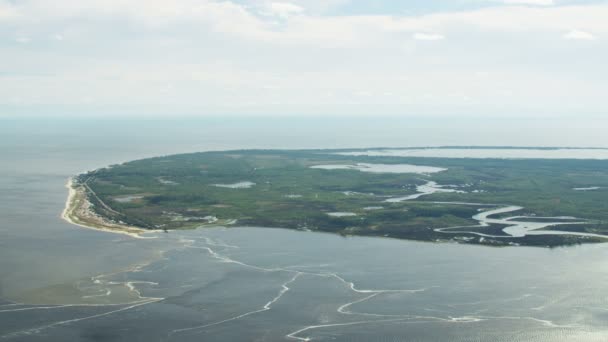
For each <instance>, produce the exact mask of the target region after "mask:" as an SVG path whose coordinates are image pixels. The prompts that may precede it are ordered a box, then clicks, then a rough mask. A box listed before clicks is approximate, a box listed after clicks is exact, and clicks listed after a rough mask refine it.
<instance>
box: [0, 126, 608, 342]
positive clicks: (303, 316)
mask: <svg viewBox="0 0 608 342" xmlns="http://www.w3.org/2000/svg"><path fill="white" fill-rule="evenodd" d="M4 123H5V124H3V125H2V127H0V137H1V138H0V157H1V158H2V162H1V163H0V218H1V220H0V237H1V239H0V340H7V341H38V340H40V341H151V340H152V341H201V340H204V341H252V340H257V341H283V340H291V341H298V340H306V339H312V340H332V341H351V340H354V341H357V340H361V341H370V340H373V341H377V340H387V341H393V340H394V341H539V342H540V341H556V340H568V341H606V340H608V328H607V327H608V296H606V294H605V289H606V287H607V286H608V245H585V246H579V247H569V248H556V249H541V248H524V247H517V248H488V247H479V246H464V245H456V244H433V243H420V242H410V241H400V240H392V239H382V238H362V237H356V238H344V237H340V236H335V235H331V234H322V233H311V232H298V231H289V230H281V229H267V228H230V229H222V228H217V229H204V230H196V231H187V232H170V233H168V234H165V233H153V234H147V236H146V237H147V238H146V239H133V238H130V237H127V236H122V235H117V234H108V233H102V232H97V231H94V230H88V229H82V228H78V227H75V226H72V225H70V224H68V223H66V222H63V221H62V220H61V219H60V218H59V215H60V213H61V210H62V209H63V206H64V204H65V199H66V195H67V191H66V189H65V182H66V180H67V178H68V177H69V176H70V175H72V174H75V173H79V172H82V171H84V170H88V169H93V168H97V167H101V166H105V165H108V164H113V163H118V162H122V161H126V160H131V159H136V158H143V157H147V156H154V155H163V154H170V153H178V152H190V151H202V150H217V149H232V148H254V147H263V148H309V147H319V148H320V147H369V146H412V145H425V146H426V145H432V144H433V142H430V141H428V140H424V139H422V138H420V137H418V138H415V137H409V138H408V137H405V136H404V135H403V134H402V132H403V131H406V130H407V127H406V126H403V127H395V128H393V129H394V131H390V132H388V133H387V132H384V131H376V130H374V129H373V128H374V127H375V126H373V125H372V126H371V127H372V129H371V130H370V125H359V126H356V127H355V126H353V127H352V129H349V130H348V133H344V132H343V133H340V134H338V136H336V134H331V132H332V130H331V129H329V128H324V129H320V130H318V129H316V128H315V125H310V127H304V128H301V125H298V127H299V128H301V129H299V130H289V129H288V128H289V126H288V125H285V126H281V125H279V128H277V127H274V128H273V129H270V128H264V127H268V125H269V123H268V122H266V123H264V122H251V123H247V124H241V125H235V124H227V123H219V122H215V121H208V122H197V123H196V124H191V123H188V124H185V123H174V124H172V125H167V124H159V123H154V122H152V123H141V122H139V123H138V122H128V121H124V122H121V123H116V122H109V121H100V122H90V121H77V122H61V123H57V122H46V123H45V122H27V121H13V122H4ZM292 128H293V127H292ZM260 130H262V131H261V132H260ZM264 130H266V131H264ZM334 132H335V128H334ZM260 133H262V134H260ZM311 137H312V138H311ZM450 139H454V143H456V144H459V141H460V144H463V145H464V144H471V142H470V141H463V140H458V139H459V138H458V137H452V138H450ZM444 143H445V142H444V141H439V142H437V144H444ZM480 144H492V142H491V141H490V140H487V141H482V142H480ZM495 144H499V145H505V144H504V142H503V143H500V142H496V143H495ZM530 144H533V142H532V141H530ZM560 145H563V144H560ZM580 146H584V144H582V143H581V144H580Z"/></svg>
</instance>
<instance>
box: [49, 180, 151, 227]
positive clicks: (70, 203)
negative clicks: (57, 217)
mask: <svg viewBox="0 0 608 342" xmlns="http://www.w3.org/2000/svg"><path fill="white" fill-rule="evenodd" d="M65 187H66V188H68V198H67V199H66V202H65V207H64V209H63V211H62V213H61V218H62V219H63V220H64V221H66V222H68V223H70V224H73V225H75V226H79V227H82V228H86V229H92V230H97V231H101V232H106V233H114V234H122V235H128V236H130V237H132V238H136V239H150V237H143V236H141V234H143V233H152V232H158V231H157V230H147V229H143V228H138V227H133V226H127V225H122V224H118V223H113V222H108V221H107V220H106V219H105V218H103V217H101V216H100V215H97V214H96V213H94V212H92V211H91V209H90V205H91V203H90V202H89V201H88V199H87V195H86V192H85V191H84V189H83V187H82V186H80V187H79V188H76V187H75V186H74V177H70V178H68V181H67V183H66V184H65Z"/></svg>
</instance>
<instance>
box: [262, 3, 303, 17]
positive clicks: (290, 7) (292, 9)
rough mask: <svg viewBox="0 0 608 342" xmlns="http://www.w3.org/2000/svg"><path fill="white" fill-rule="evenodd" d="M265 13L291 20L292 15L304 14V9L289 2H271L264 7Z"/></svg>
mask: <svg viewBox="0 0 608 342" xmlns="http://www.w3.org/2000/svg"><path fill="white" fill-rule="evenodd" d="M264 9H265V13H268V14H271V15H274V16H277V17H280V18H284V19H286V18H289V17H290V16H292V15H298V14H302V13H304V8H302V7H300V6H298V5H294V4H292V3H288V2H271V3H269V4H266V6H264Z"/></svg>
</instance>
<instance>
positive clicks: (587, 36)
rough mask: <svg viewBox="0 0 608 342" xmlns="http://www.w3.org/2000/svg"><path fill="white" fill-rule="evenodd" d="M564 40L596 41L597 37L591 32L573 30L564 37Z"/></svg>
mask: <svg viewBox="0 0 608 342" xmlns="http://www.w3.org/2000/svg"><path fill="white" fill-rule="evenodd" d="M563 37H564V39H568V40H595V36H594V35H592V34H591V33H589V32H585V31H580V30H572V31H570V32H567V33H565V34H564V35H563Z"/></svg>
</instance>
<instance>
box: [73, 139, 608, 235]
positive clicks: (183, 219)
mask: <svg viewBox="0 0 608 342" xmlns="http://www.w3.org/2000/svg"><path fill="white" fill-rule="evenodd" d="M332 152H337V151H330V150H306V151H304V150H302V151H279V150H249V151H229V152H206V153H193V154H182V155H173V156H167V157H158V158H151V159H145V160H138V161H133V162H129V163H125V164H121V165H114V166H112V167H109V168H104V169H99V170H96V171H92V172H89V173H86V174H82V175H79V176H78V177H77V179H76V182H77V185H85V186H84V187H83V188H84V189H86V192H87V197H88V198H89V201H90V202H91V203H92V204H93V206H92V209H93V210H94V211H95V212H96V213H97V214H98V215H100V216H102V217H104V218H106V219H108V220H110V221H113V222H120V223H124V224H127V225H130V226H135V227H141V228H145V229H168V230H171V229H187V228H195V227H200V226H217V225H230V224H238V225H239V226H263V227H282V228H291V229H308V230H315V231H325V232H334V233H339V234H344V235H373V236H389V237H395V238H403V239H415V240H425V241H446V240H455V241H460V242H467V243H484V244H492V245H506V244H509V243H518V244H522V245H541V246H558V245H566V244H574V243H581V242H598V241H603V239H601V238H597V237H579V236H571V235H560V236H554V235H544V236H525V237H522V238H515V237H508V236H505V237H504V238H498V239H496V238H484V239H480V237H479V236H478V235H475V234H471V233H458V234H446V233H442V232H438V231H435V230H434V229H435V228H442V227H452V226H473V225H476V224H478V221H476V220H474V219H472V216H473V215H475V214H477V213H478V212H479V210H481V208H496V207H498V206H502V205H517V206H522V207H524V208H525V209H523V210H522V211H520V212H516V213H509V214H505V215H503V216H513V215H536V216H538V217H544V216H575V217H579V218H584V219H586V220H588V224H585V225H568V228H571V229H565V228H564V226H556V227H552V228H546V229H556V230H562V231H563V230H567V231H578V232H593V233H596V234H604V233H608V201H607V199H608V172H606V170H608V161H600V160H500V159H444V158H415V157H407V158H404V157H368V156H357V157H353V156H343V155H336V154H333V153H332ZM356 163H373V164H414V165H424V166H435V167H441V168H447V169H448V170H447V171H443V172H438V173H433V174H428V175H427V174H413V173H370V172H361V171H358V170H349V169H340V170H323V169H314V168H311V167H310V166H314V165H323V164H356ZM428 181H434V182H437V183H438V184H440V185H444V186H446V185H449V186H450V188H446V189H457V190H459V191H460V192H449V193H448V192H438V193H434V194H431V195H428V196H423V197H420V198H417V199H415V200H409V201H404V202H396V203H390V202H386V201H385V200H386V199H387V198H390V197H402V196H407V195H410V194H415V193H417V190H416V187H417V186H420V185H423V184H425V183H427V182H428ZM239 182H252V183H255V185H253V186H250V187H247V185H246V184H241V185H240V186H239V184H237V183H239ZM231 184H234V188H230V187H227V186H230V185H231ZM218 185H224V186H218ZM596 186H597V187H600V189H599V190H595V191H575V190H573V188H583V187H596ZM436 202H474V203H481V204H486V205H485V206H484V205H467V204H454V203H436ZM379 207H381V208H379ZM330 213H353V214H355V215H353V216H340V217H337V216H331V215H329V214H330ZM499 216H500V215H497V217H499ZM235 220H236V223H235ZM542 220H543V219H538V220H537V222H542ZM501 228H502V227H496V226H493V227H478V228H474V229H469V231H477V232H483V233H488V232H489V233H490V234H494V233H496V234H501Z"/></svg>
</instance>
